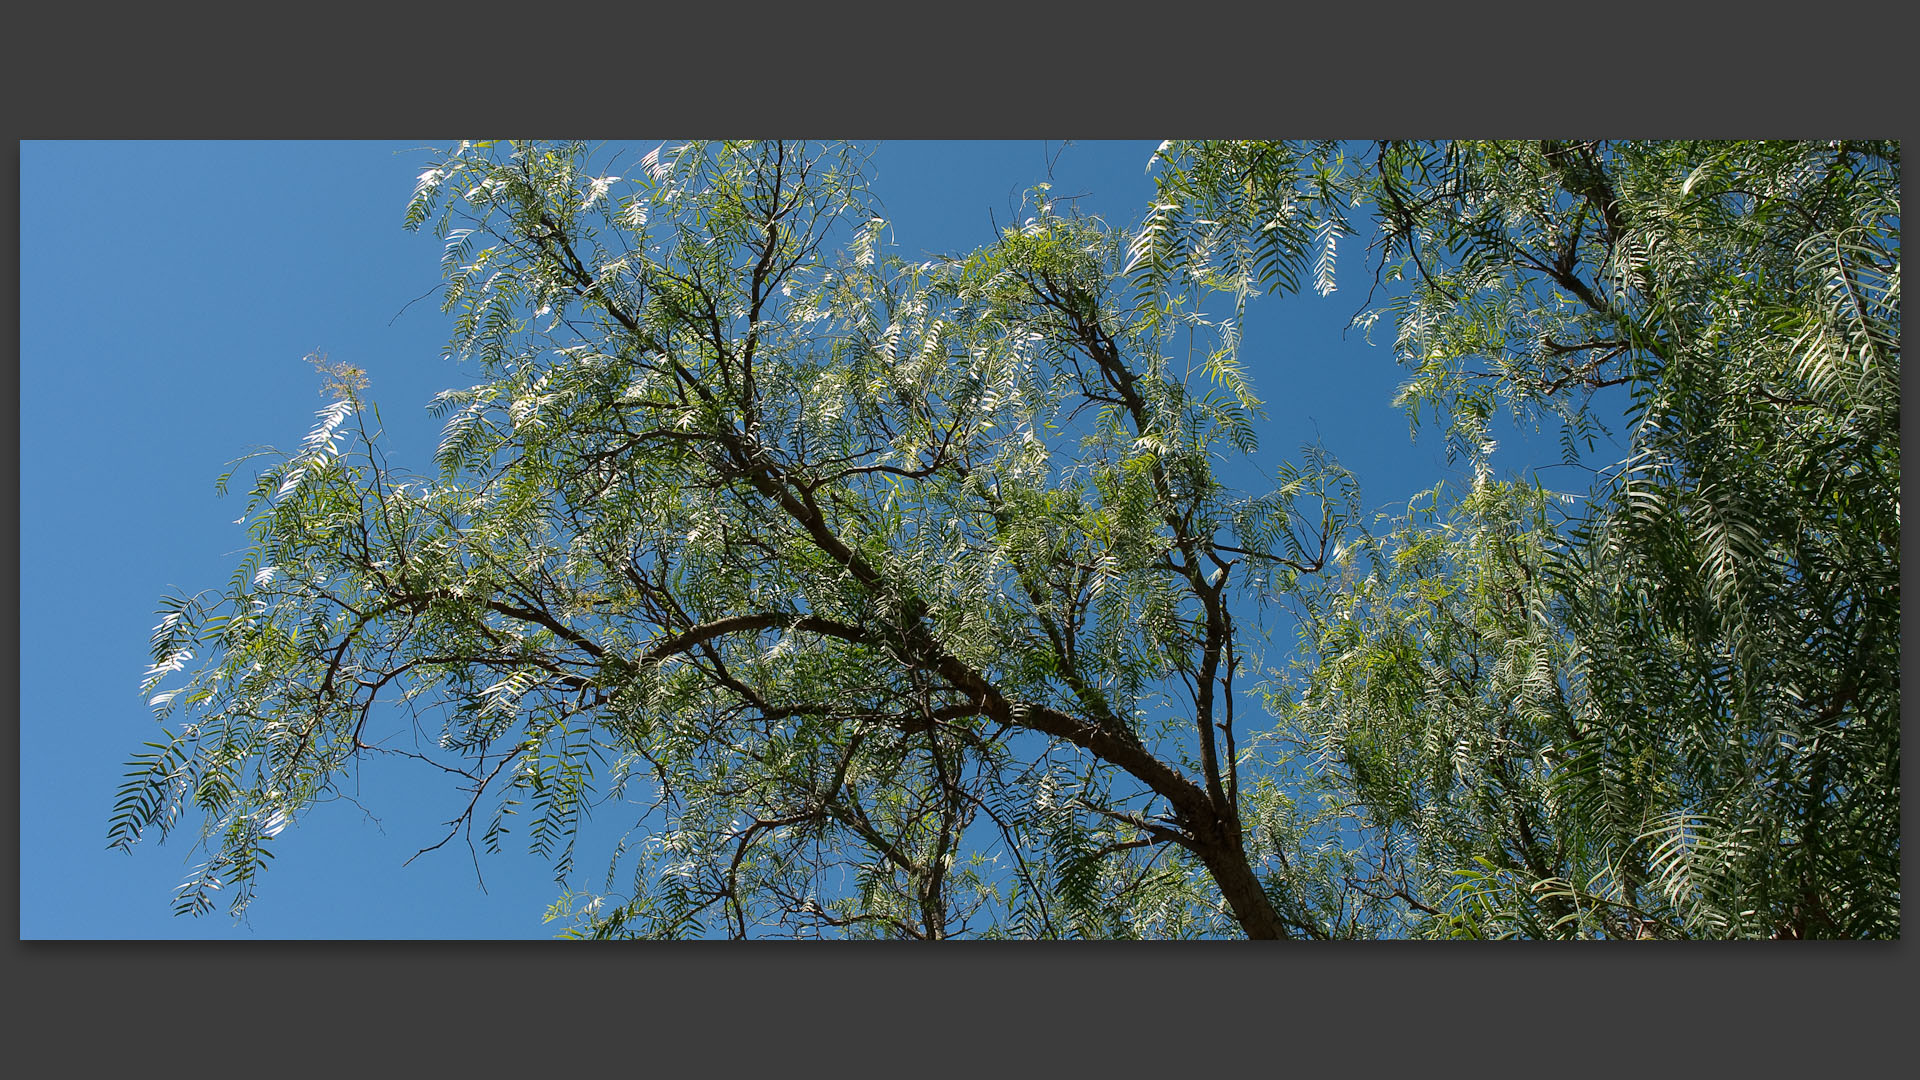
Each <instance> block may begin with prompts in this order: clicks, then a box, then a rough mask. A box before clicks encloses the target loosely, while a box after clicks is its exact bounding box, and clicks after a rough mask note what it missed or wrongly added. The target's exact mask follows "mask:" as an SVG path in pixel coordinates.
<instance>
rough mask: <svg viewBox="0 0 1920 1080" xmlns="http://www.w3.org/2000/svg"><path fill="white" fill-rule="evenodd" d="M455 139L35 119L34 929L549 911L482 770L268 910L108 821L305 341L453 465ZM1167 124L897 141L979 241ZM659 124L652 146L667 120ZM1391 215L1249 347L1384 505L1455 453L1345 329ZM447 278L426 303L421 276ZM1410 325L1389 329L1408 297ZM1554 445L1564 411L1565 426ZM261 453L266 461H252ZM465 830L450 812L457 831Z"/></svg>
mask: <svg viewBox="0 0 1920 1080" xmlns="http://www.w3.org/2000/svg"><path fill="white" fill-rule="evenodd" d="M433 142H434V141H433V140H421V141H419V142H415V143H343V142H326V143H267V142H245V143H130V142H115V143H44V142H43V143H25V144H22V146H21V157H20V208H21V209H20V216H21V222H20V223H21V240H20V270H21V273H20V282H21V284H20V312H21V324H20V345H21V370H20V391H21V396H20V402H21V417H20V420H21V429H20V437H21V443H20V470H21V484H20V511H21V513H20V522H21V526H20V527H21V535H20V575H21V577H20V586H21V593H20V628H21V647H20V671H21V682H20V720H21V734H20V748H21V763H22V764H21V784H20V799H21V802H20V810H21V813H20V822H21V824H20V832H21V834H20V912H21V914H20V920H21V921H20V934H21V936H22V937H23V938H28V939H36V938H38V939H46V938H56V939H57V938H135V939H160V938H168V939H171V938H194V939H262V938H520V937H533V938H540V937H548V936H551V935H552V934H553V933H554V932H555V931H556V930H557V929H558V925H557V924H554V925H547V924H543V923H542V920H541V915H542V913H543V912H544V911H545V909H546V907H547V905H548V903H549V902H551V901H552V900H553V899H554V897H555V896H556V895H557V894H558V890H559V886H557V885H556V884H555V882H554V881H553V879H552V874H551V872H550V870H549V868H548V865H547V864H546V863H545V862H544V861H542V860H539V859H536V858H533V857H531V856H527V855H524V854H521V853H518V852H513V851H509V852H508V853H505V854H502V855H496V856H484V855H483V856H481V857H480V859H479V860H478V870H479V873H480V874H481V875H483V877H484V882H485V886H486V888H485V891H482V889H481V888H480V887H479V885H478V883H477V881H476V866H475V861H474V860H473V859H472V858H470V857H469V855H468V852H467V850H466V848H465V846H464V845H462V844H459V843H457V842H456V843H453V844H449V845H447V846H446V847H444V848H442V849H440V850H439V851H437V852H434V853H431V854H429V855H426V856H424V857H422V858H420V859H418V860H416V861H414V862H413V863H412V864H411V865H410V866H404V867H403V865H402V864H403V863H405V862H406V860H407V859H408V857H409V856H411V855H412V854H413V853H414V852H415V851H416V850H418V849H419V848H421V847H424V846H426V845H428V844H431V843H433V842H435V841H437V840H438V839H439V838H440V836H441V835H443V834H444V827H441V826H440V824H439V823H440V822H443V821H445V820H446V819H448V818H450V817H452V816H453V814H454V813H456V812H457V810H458V809H459V806H460V805H463V804H464V797H463V796H460V795H458V794H457V793H455V792H454V791H452V790H451V789H450V788H446V787H444V786H441V785H437V784H431V783H427V782H425V781H424V779H423V778H422V777H421V776H420V775H419V774H418V773H417V772H409V771H406V770H404V769H400V768H396V767H393V766H384V767H383V766H380V765H378V764H377V763H376V764H375V765H374V766H373V767H371V768H370V769H369V770H368V771H367V772H365V773H364V774H363V775H362V776H361V777H360V779H359V784H358V790H357V791H353V790H349V792H348V793H347V794H349V795H352V796H353V798H352V799H351V800H342V801H339V802H335V803H331V804H328V805H325V806H322V807H319V808H317V810H316V811H315V812H314V813H312V814H310V815H309V816H308V817H307V818H305V819H304V820H303V821H302V822H301V823H300V824H299V825H297V826H296V827H294V828H293V829H290V830H289V831H288V833H287V834H285V835H284V836H283V837H282V843H281V846H280V849H279V853H278V854H279V858H277V859H276V860H275V862H274V864H273V868H272V870H271V871H270V872H269V873H268V874H267V875H266V876H265V878H264V879H263V882H262V886H261V892H260V897H259V900H258V901H257V902H256V903H255V904H254V906H253V908H252V909H251V911H250V913H249V917H248V923H247V924H244V925H235V924H234V922H233V920H232V919H231V918H230V917H229V916H227V915H226V914H225V911H224V909H220V910H218V911H216V912H215V913H214V914H211V915H208V916H205V917H202V918H198V919H193V918H176V917H174V916H173V915H172V911H171V905H170V898H171V895H172V890H173V889H174V887H175V886H176V885H177V884H178V883H179V882H180V880H181V878H182V876H183V875H184V874H185V872H186V871H187V869H188V867H189V865H190V864H189V862H188V859H189V856H190V855H191V854H192V852H191V851H190V848H191V833H192V830H191V828H189V829H184V830H182V831H181V832H180V833H177V834H176V835H175V837H174V838H173V839H172V840H169V841H168V842H167V843H166V844H164V845H160V844H156V843H155V842H153V841H152V840H151V839H150V840H149V841H147V842H146V843H143V844H142V845H140V846H139V847H137V848H136V849H135V850H134V853H133V855H132V856H127V855H124V854H120V853H117V852H110V851H108V850H106V846H105V836H106V827H107V819H108V817H109V814H110V812H111V808H112V805H113V801H114V792H115V789H116V787H117V786H118V784H119V783H120V779H121V774H122V772H124V771H125V770H124V768H123V765H122V763H123V762H125V761H126V760H127V759H128V758H129V757H130V756H131V755H132V753H133V752H134V751H135V750H137V749H138V748H139V747H140V744H141V743H142V742H143V741H144V740H147V739H151V738H155V737H156V732H157V727H156V725H155V723H154V721H153V719H152V717H151V714H150V713H149V711H148V709H147V708H146V706H145V704H144V703H143V702H142V701H141V699H140V697H139V694H138V684H139V681H140V677H141V673H142V672H143V671H144V670H145V669H146V667H147V665H148V663H149V662H150V661H149V656H148V640H147V639H148V634H149V632H150V631H151V629H152V627H153V624H154V623H155V622H156V621H157V618H158V616H157V615H156V614H155V609H156V608H157V607H158V602H159V600H160V598H161V596H162V595H163V594H166V593H168V592H170V591H174V590H186V591H193V590H198V589H201V588H209V587H216V586H218V585H220V584H222V583H224V582H225V581H226V580H227V578H228V576H229V575H230V573H231V571H232V567H233V565H234V563H235V562H236V561H237V559H238V557H239V555H240V553H241V552H242V550H243V549H244V547H245V535H244V533H243V532H242V530H241V529H240V527H239V526H237V525H235V524H234V523H233V519H234V518H236V517H238V516H239V515H240V513H241V510H242V509H243V505H242V501H241V500H242V498H243V496H242V495H240V494H235V495H234V496H231V497H230V498H228V499H226V500H221V499H219V498H217V497H216V496H215V494H214V486H213V481H214V478H215V477H216V476H218V475H219V474H220V473H222V472H224V471H226V465H227V463H228V462H229V461H231V460H233V459H234V458H237V457H239V456H240V455H241V454H242V453H244V452H245V451H247V450H248V449H249V448H252V447H256V446H261V445H273V446H281V447H293V446H297V445H298V443H299V441H300V439H301V438H302V437H303V436H304V435H305V434H306V432H307V431H308V430H309V429H310V428H311V427H312V425H313V422H314V413H315V412H316V411H317V410H318V409H320V408H321V407H322V406H324V405H325V404H326V403H327V400H328V399H326V398H324V397H322V396H321V394H320V392H319V386H320V383H319V380H318V378H317V377H316V375H315V373H314V371H313V369H312V368H311V367H310V366H309V365H308V364H307V363H306V361H305V360H304V359H303V358H304V357H306V356H307V355H308V354H309V353H311V352H314V351H316V350H319V351H324V352H326V353H327V354H328V355H329V356H330V357H331V358H332V359H334V360H336V361H345V362H348V363H351V364H353V365H355V366H358V367H360V368H363V369H364V370H366V372H367V373H368V375H369V376H370V378H371V380H372V386H371V389H370V393H371V396H372V397H373V398H374V399H375V400H376V401H378V402H379V403H380V406H381V411H382V414H383V417H384V420H385V423H386V427H387V429H388V431H389V432H390V433H391V434H392V435H393V437H394V442H393V446H394V451H395V453H394V460H395V462H396V463H397V464H400V465H403V466H406V467H409V468H411V469H413V470H415V471H422V472H425V471H430V470H431V467H432V462H431V450H432V447H433V445H434V443H435V442H436V439H437V435H438V429H437V425H436V424H435V422H434V421H433V420H432V419H431V418H430V417H429V416H428V415H427V413H426V410H425V405H426V403H427V401H428V399H429V398H430V397H431V396H432V395H433V393H434V392H435V391H437V390H440V389H443V388H445V387H448V386H452V385H456V384H460V385H465V384H466V383H469V382H472V381H474V379H476V378H477V374H478V373H477V372H476V371H475V370H474V369H472V368H462V367H460V366H458V365H456V364H454V363H452V362H450V361H444V360H442V359H441V355H440V353H441V346H442V345H443V343H444V341H445V339H446V337H447V334H448V327H449V319H448V317H447V316H445V315H443V314H442V313H441V312H440V310H439V306H438V300H437V297H426V298H425V299H420V298H421V297H422V296H423V294H426V293H428V291H429V290H430V289H432V288H433V286H434V285H435V284H436V283H437V282H438V281H439V257H440V252H441V245H440V243H439V241H437V240H436V239H435V238H434V237H432V236H431V235H430V234H427V233H424V232H423V233H420V234H410V233H407V232H406V231H404V230H403V229H402V227H401V213H402V210H403V209H404V206H405V203H406V200H407V196H408V194H409V193H410V191H411V190H412V186H413V183H414V179H415V177H416V176H417V175H418V174H419V172H420V170H421V169H422V168H423V167H424V162H425V161H426V160H427V157H428V155H427V152H426V151H424V150H422V149H420V148H421V147H425V146H428V145H432V144H433ZM1155 145H1156V142H1155V141H1154V140H1145V141H1138V142H1078V143H1074V144H1072V145H1070V146H1066V147H1064V148H1063V147H1062V144H1061V143H1059V142H1052V143H1042V142H1039V141H1024V142H1006V143H988V142H963V143H911V142H897V143H888V144H884V145H881V146H880V147H879V148H878V150H877V151H876V153H875V156H874V174H873V175H874V188H875V190H876V192H877V193H878V194H879V196H880V197H881V199H882V200H883V201H884V203H885V209H886V211H887V215H888V217H889V219H890V220H891V222H892V225H893V234H892V238H893V240H894V241H895V243H896V244H897V245H898V247H899V250H900V252H901V254H903V255H904V256H906V257H908V258H914V257H918V256H919V255H921V253H922V252H961V251H965V250H968V249H971V248H973V247H976V246H978V245H980V244H982V243H984V242H986V241H988V240H990V239H991V237H992V218H990V215H994V216H997V218H998V220H999V221H1000V222H1001V223H1002V224H1005V223H1006V222H1007V221H1008V220H1009V218H1010V217H1012V216H1013V213H1014V210H1015V209H1016V208H1017V207H1018V205H1019V202H1020V197H1021V192H1022V191H1023V190H1024V189H1026V188H1027V187H1029V186H1030V185H1032V184H1033V183H1035V182H1038V181H1041V180H1045V179H1047V168H1048V162H1049V161H1052V162H1053V176H1052V183H1053V194H1054V195H1056V196H1062V195H1079V194H1082V193H1085V195H1086V197H1085V198H1083V199H1081V200H1080V202H1079V204H1078V205H1079V206H1080V207H1081V208H1082V209H1083V210H1086V211H1089V212H1093V213H1098V214H1101V215H1102V216H1105V217H1106V218H1107V219H1108V221H1109V223H1111V224H1125V223H1129V222H1131V221H1133V220H1134V219H1135V218H1136V217H1137V216H1138V214H1139V213H1140V211H1141V210H1142V209H1144V207H1145V206H1146V205H1147V202H1148V200H1149V197H1150V196H1151V195H1152V192H1153V185H1152V181H1151V178H1150V177H1149V176H1148V174H1147V172H1146V166H1147V164H1148V161H1149V159H1150V157H1151V155H1152V152H1153V149H1154V147H1155ZM650 146H651V144H649V148H650ZM1363 247H1364V244H1363V243H1362V242H1361V241H1359V240H1357V239H1349V240H1347V242H1346V244H1345V245H1343V250H1342V256H1343V258H1342V265H1341V288H1340V289H1339V291H1337V292H1336V293H1334V294H1333V295H1332V296H1330V297H1325V298H1322V297H1318V296H1314V295H1312V294H1307V295H1304V296H1296V297H1288V298H1284V299H1275V300H1269V301H1267V302H1265V303H1258V304H1256V305H1255V307H1254V309H1253V311H1252V313H1251V316H1250V319H1249V323H1248V326H1247V330H1246V339H1245V340H1246V344H1245V349H1244V354H1243V355H1244V357H1245V360H1246V362H1247V366H1248V370H1249V371H1250V373H1251V374H1252V376H1253V379H1254V382H1255V386H1256V388H1257V389H1258V391H1259V392H1260V393H1261V395H1262V396H1263V397H1264V398H1265V399H1266V401H1267V411H1268V414H1269V419H1268V421H1267V423H1266V424H1265V425H1264V426H1263V429H1262V431H1261V439H1262V453H1261V460H1262V462H1263V463H1264V464H1265V465H1266V466H1267V468H1268V470H1269V471H1271V467H1272V465H1273V464H1274V463H1276V462H1277V461H1279V460H1280V459H1281V457H1283V456H1290V455H1291V454H1292V453H1293V452H1294V450H1295V448H1297V447H1298V446H1299V444H1301V443H1302V442H1307V441H1313V440H1316V439H1318V440H1319V441H1321V442H1323V443H1324V445H1325V446H1326V448H1327V449H1328V450H1329V451H1331V452H1332V453H1333V454H1334V455H1335V456H1336V457H1338V458H1339V459H1340V460H1341V462H1342V463H1343V464H1345V465H1346V466H1347V467H1349V468H1350V469H1352V470H1353V471H1354V472H1355V473H1356V474H1357V476H1358V479H1359V482H1360V485H1361V492H1362V495H1363V497H1364V500H1365V502H1366V504H1367V505H1369V506H1374V507H1385V506H1389V505H1391V504H1394V503H1399V504H1404V502H1405V500H1406V499H1407V498H1408V497H1409V496H1410V495H1411V494H1413V493H1414V492H1415V491H1417V490H1419V489H1421V488H1424V487H1427V486H1430V485H1431V484H1432V483H1433V482H1434V481H1436V480H1438V479H1440V478H1441V477H1442V476H1444V475H1450V474H1452V473H1453V472H1454V470H1453V469H1451V468H1450V467H1449V466H1447V465H1446V464H1445V462H1444V459H1443V457H1442V455H1441V453H1440V450H1439V445H1440V444H1439V440H1438V437H1437V435H1433V434H1423V435H1422V436H1421V438H1420V440H1419V441H1418V442H1417V443H1416V442H1413V441H1412V440H1410V439H1409V437H1408V432H1407V423H1406V419H1405V417H1404V415H1403V414H1402V413H1401V412H1400V411H1399V410H1398V409H1396V408H1395V407H1394V406H1393V405H1392V404H1391V399H1392V396H1393V392H1394V389H1395V388H1396V386H1397V385H1398V384H1399V382H1400V379H1401V372H1400V370H1399V369H1398V368H1397V367H1396V366H1395V364H1394V363H1393V359H1392V354H1391V349H1390V348H1389V347H1388V346H1387V345H1385V344H1383V345H1380V346H1378V347H1369V346H1368V345H1367V344H1366V343H1365V341H1364V340H1363V339H1362V337H1361V335H1360V334H1359V332H1358V331H1355V332H1352V333H1349V334H1346V335H1345V336H1344V338H1343V335H1342V333H1341V330H1342V327H1343V326H1344V325H1345V324H1346V322H1347V320H1348V318H1349V317H1351V315H1352V314H1353V313H1354V310H1355V308H1356V307H1357V306H1358V305H1359V304H1360V302H1361V300H1362V298H1364V296H1365V294H1366V288H1365V285H1366V282H1365V280H1363V278H1362V267H1361V262H1362V258H1361V256H1362V249H1363ZM416 300H418V302H415V301H416ZM1379 332H1380V334H1381V335H1382V337H1383V338H1384V337H1385V335H1386V334H1388V333H1389V332H1390V331H1388V329H1387V328H1386V326H1385V325H1384V324H1383V325H1382V327H1381V329H1380V331H1379ZM1541 441H1542V443H1543V444H1544V445H1550V444H1551V433H1549V435H1548V437H1546V438H1544V439H1542V440H1541ZM248 478H249V474H248V472H247V471H246V467H245V466H243V467H242V470H241V472H240V473H239V474H237V475H236V478H235V484H234V486H235V488H236V489H237V491H244V490H245V488H246V486H247V485H246V483H245V481H246V480H247V479H248ZM617 819H618V814H617V813H614V812H612V811H611V809H610V810H608V811H603V812H602V813H600V814H599V816H597V817H596V819H595V820H594V822H593V823H592V824H591V825H589V826H588V827H586V828H585V829H583V836H582V847H581V852H580V858H579V860H578V869H576V871H575V873H574V878H573V883H574V884H576V885H579V886H583V887H588V888H591V887H593V886H595V885H597V884H598V883H599V878H600V876H601V872H602V868H603V866H604V862H603V858H602V854H603V852H604V851H608V850H610V849H611V846H612V844H613V842H614V841H615V839H617V837H618V835H619V833H620V831H621V824H622V823H621V822H620V821H619V820H617ZM436 829H438V830H439V831H436Z"/></svg>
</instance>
